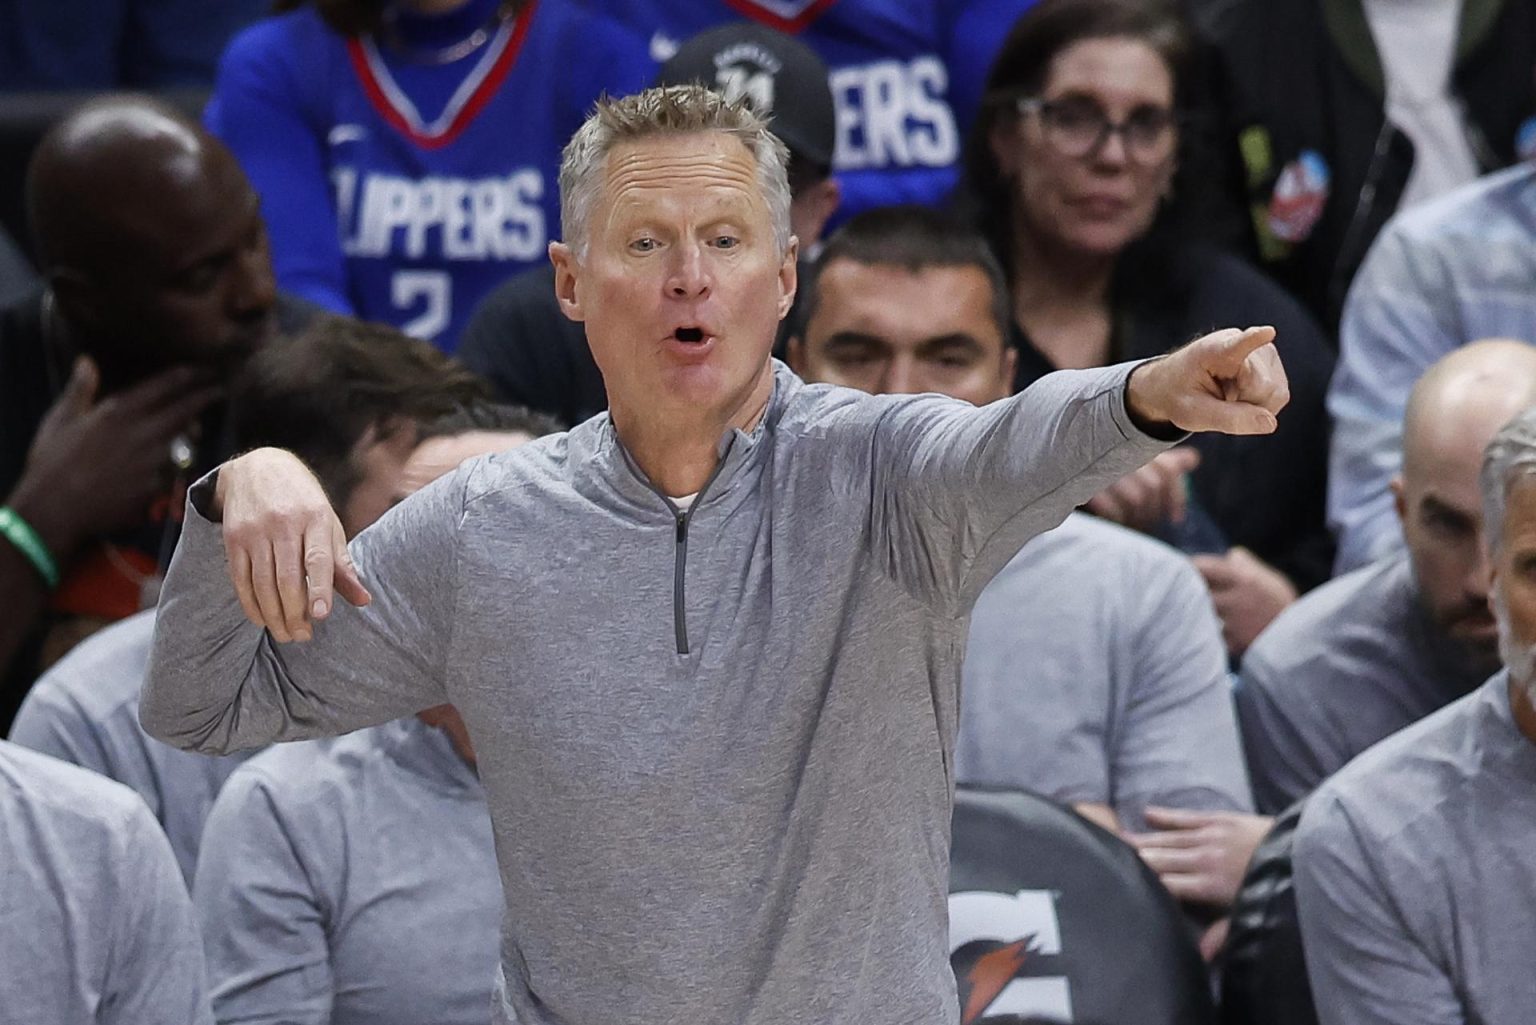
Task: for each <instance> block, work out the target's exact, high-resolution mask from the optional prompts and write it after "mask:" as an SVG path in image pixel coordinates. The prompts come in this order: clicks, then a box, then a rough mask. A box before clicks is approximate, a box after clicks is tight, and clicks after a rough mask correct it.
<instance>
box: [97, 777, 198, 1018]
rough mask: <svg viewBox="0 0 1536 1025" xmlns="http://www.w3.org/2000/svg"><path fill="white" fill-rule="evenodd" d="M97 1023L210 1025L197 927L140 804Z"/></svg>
mask: <svg viewBox="0 0 1536 1025" xmlns="http://www.w3.org/2000/svg"><path fill="white" fill-rule="evenodd" d="M121 839H122V846H121V849H120V850H119V852H118V857H117V859H116V869H117V871H118V873H119V879H118V885H119V887H120V892H119V893H118V901H117V909H118V914H117V915H116V917H115V919H114V921H113V923H112V926H111V929H112V941H111V948H110V952H109V954H108V957H109V962H108V967H107V979H106V986H105V988H104V990H103V993H102V1002H101V1009H100V1011H99V1012H98V1014H97V1018H96V1021H97V1022H98V1023H99V1025H211V1023H212V1021H213V1018H212V1015H211V1013H210V1010H209V1005H208V997H207V991H206V988H205V980H204V974H203V958H202V951H201V950H200V949H199V947H198V936H197V924H196V921H195V919H194V917H193V914H192V902H191V901H190V900H189V899H188V897H187V890H186V884H185V883H183V882H182V878H181V870H180V869H179V868H177V866H176V859H175V857H174V856H173V855H172V854H171V847H170V843H169V842H168V841H167V840H166V839H165V835H164V834H163V833H161V832H160V827H159V826H158V825H157V824H156V823H155V820H154V819H153V818H152V817H150V814H149V812H148V810H147V809H145V808H143V806H138V807H137V808H135V810H134V813H133V814H132V815H131V816H130V817H129V819H128V822H127V826H126V828H125V829H124V830H123V833H122V836H121Z"/></svg>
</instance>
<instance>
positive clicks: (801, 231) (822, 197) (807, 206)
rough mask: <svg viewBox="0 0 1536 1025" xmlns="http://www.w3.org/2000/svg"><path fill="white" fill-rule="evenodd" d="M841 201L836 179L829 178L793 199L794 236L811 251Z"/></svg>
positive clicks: (840, 190)
mask: <svg viewBox="0 0 1536 1025" xmlns="http://www.w3.org/2000/svg"><path fill="white" fill-rule="evenodd" d="M842 201H843V187H842V186H841V185H839V184H838V183H837V179H836V178H832V177H830V176H829V177H827V178H823V179H822V180H821V181H819V182H817V183H816V184H815V185H812V186H810V187H808V188H806V189H805V190H804V191H802V192H801V193H800V195H798V196H796V197H795V201H794V206H793V208H792V209H793V210H794V212H795V214H796V215H797V216H795V217H794V220H795V221H796V222H797V223H796V225H795V234H796V235H797V236H799V237H800V238H803V239H805V243H806V245H808V246H811V247H813V251H814V246H815V245H816V244H817V243H818V242H819V241H821V236H822V234H823V233H824V232H825V231H826V230H827V222H828V221H829V220H831V219H832V215H833V214H835V213H836V212H837V207H838V204H839V203H841V202H842Z"/></svg>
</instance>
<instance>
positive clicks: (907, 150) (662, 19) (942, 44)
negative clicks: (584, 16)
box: [583, 0, 960, 245]
mask: <svg viewBox="0 0 1536 1025" xmlns="http://www.w3.org/2000/svg"><path fill="white" fill-rule="evenodd" d="M583 2H584V4H585V6H587V7H588V8H590V9H592V10H593V11H596V12H599V13H601V14H602V15H604V16H605V17H607V18H610V19H611V20H613V21H615V22H617V23H620V24H623V25H626V26H628V27H629V28H630V29H631V30H632V31H634V32H636V33H637V34H639V35H640V36H642V37H645V38H649V39H650V46H651V57H652V59H653V60H654V61H656V63H658V64H660V63H661V62H663V61H666V60H668V59H669V58H671V57H672V55H673V54H674V53H676V52H677V50H678V44H679V42H680V41H682V40H685V39H691V38H692V37H694V36H696V35H698V34H699V33H700V32H703V31H704V30H706V29H712V28H716V27H718V26H720V25H723V24H727V23H731V22H741V21H744V20H745V21H751V22H755V23H757V24H759V25H764V26H767V27H768V28H770V29H774V30H775V31H778V32H781V33H785V34H787V35H791V36H794V37H795V38H796V39H798V40H800V41H801V42H803V43H804V44H805V45H806V46H809V47H810V48H811V49H812V50H814V51H816V53H817V54H819V55H820V57H821V59H822V60H823V61H825V62H826V64H827V67H828V68H830V69H831V86H832V95H833V98H834V99H835V100H836V103H837V112H836V121H835V127H836V133H837V134H836V149H835V153H834V156H833V170H834V172H835V173H836V176H837V183H838V188H839V190H840V191H841V194H842V202H841V205H840V206H839V207H838V217H839V218H846V217H850V216H852V215H853V214H856V213H858V212H859V211H861V210H872V209H874V208H875V207H880V206H889V205H891V204H895V203H926V204H936V203H940V202H942V201H943V200H944V199H945V198H946V197H947V196H948V195H949V193H950V191H951V190H952V189H953V188H954V185H955V179H956V172H957V168H958V158H959V155H960V133H959V131H958V129H957V128H956V126H955V115H954V111H953V110H952V108H951V104H950V79H951V77H952V76H951V72H950V70H949V68H948V67H946V65H945V58H946V57H947V55H948V46H949V33H948V25H949V23H950V22H952V20H953V14H954V10H952V8H955V6H956V5H954V4H951V3H949V2H947V0H946V2H945V3H932V2H927V0H923V2H918V3H903V2H899V0H898V2H893V0H837V2H834V3H829V2H827V0H583ZM801 244H802V245H803V244H805V243H804V239H802V243H801Z"/></svg>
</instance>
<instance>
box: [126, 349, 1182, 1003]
mask: <svg viewBox="0 0 1536 1025" xmlns="http://www.w3.org/2000/svg"><path fill="white" fill-rule="evenodd" d="M1129 373H1130V370H1129V368H1128V367H1125V366H1121V367H1111V368H1105V369H1100V370H1091V371H1078V372H1071V373H1063V374H1055V375H1052V376H1050V377H1047V378H1045V379H1043V380H1042V381H1040V382H1039V383H1037V384H1036V385H1035V386H1034V387H1032V388H1030V389H1029V390H1028V391H1026V392H1024V393H1023V394H1021V395H1019V396H1017V397H1015V398H1013V399H1008V400H1004V401H1001V402H996V403H993V404H991V405H989V406H984V407H982V408H979V409H978V408H975V407H973V406H970V405H969V404H967V403H962V402H958V401H955V400H953V399H945V398H942V397H939V396H871V395H865V394H862V393H860V392H856V391H852V390H849V389H840V388H831V387H826V386H819V385H805V384H803V383H802V382H801V381H800V380H799V379H798V378H796V377H795V376H794V375H793V374H792V373H790V372H789V371H788V370H787V369H786V368H784V367H782V366H780V367H778V368H777V369H776V371H775V383H774V393H773V397H772V400H771V401H770V403H769V405H768V408H767V410H766V412H765V414H764V416H763V418H762V421H761V422H760V423H759V424H758V426H757V427H756V428H755V429H754V430H753V431H752V432H751V433H747V432H743V431H732V432H731V433H730V434H728V435H727V436H726V437H725V438H724V439H722V449H723V452H724V455H723V458H722V462H721V465H720V467H719V469H718V470H717V472H716V474H715V477H714V479H713V480H712V481H711V482H710V483H709V485H708V486H707V487H705V488H704V489H703V490H702V491H701V492H700V494H699V497H698V499H697V500H696V501H695V502H694V504H693V506H692V508H691V509H690V510H689V512H688V513H687V515H686V517H680V516H678V515H677V514H675V513H674V511H673V508H672V506H671V505H670V504H669V503H668V502H667V501H665V500H664V499H663V498H662V497H661V496H660V494H659V493H658V492H657V491H656V490H655V489H654V488H653V487H652V486H651V485H650V484H649V483H648V482H647V481H646V480H645V479H643V477H642V476H641V475H640V474H639V473H638V472H637V471H636V469H635V468H634V465H633V463H632V462H631V461H630V460H629V459H628V457H627V456H626V455H625V453H624V451H623V449H622V447H621V446H620V444H619V441H618V437H617V434H616V433H615V431H614V428H613V425H612V422H611V421H610V420H609V418H608V417H607V416H606V415H602V416H599V417H596V418H594V419H592V420H589V421H587V422H586V423H585V424H582V425H581V426H579V427H577V428H576V429H574V430H572V431H570V432H569V433H567V434H557V435H552V436H550V437H547V438H541V439H539V440H538V441H534V442H531V443H529V444H527V445H524V446H522V447H520V448H518V449H515V450H514V451H512V452H508V453H503V454H499V455H494V456H490V457H487V458H484V459H479V460H475V461H472V462H470V463H468V464H466V465H465V466H464V467H461V468H460V469H459V470H457V471H455V472H454V473H452V474H449V475H448V476H446V477H443V478H440V479H439V480H437V481H435V482H434V483H433V484H431V485H428V486H427V487H426V488H424V489H422V490H421V491H419V492H417V493H416V494H415V495H413V496H412V497H411V498H410V499H407V500H406V501H405V502H402V503H401V504H400V505H398V506H396V507H395V508H394V509H392V510H391V511H390V512H389V513H387V514H386V515H385V516H384V517H383V518H382V519H381V520H380V521H379V522H378V523H376V524H374V526H372V527H370V528H369V529H368V530H365V531H363V532H362V533H361V534H360V535H358V537H357V539H356V540H354V541H353V543H352V558H353V560H354V561H355V563H356V564H357V565H358V567H359V568H360V571H361V573H362V575H363V578H364V580H365V581H366V582H367V584H368V586H369V588H370V590H371V591H372V594H373V599H374V600H373V602H372V604H371V605H369V606H368V607H366V608H364V609H353V608H351V607H350V606H347V605H346V604H345V603H338V607H337V609H336V611H335V612H334V613H333V615H332V618H331V619H330V620H328V621H326V622H324V623H322V624H320V626H319V628H318V629H317V630H316V633H315V638H314V640H312V641H310V642H308V643H304V644H290V645H278V644H276V643H274V642H273V641H272V640H271V638H270V636H268V635H266V634H264V633H263V631H262V630H260V629H259V628H257V627H254V626H252V625H251V624H249V623H248V622H246V621H245V618H244V616H243V615H242V614H241V611H240V606H239V604H238V602H237V601H236V599H235V596H234V593H233V590H232V588H231V587H230V584H229V582H228V580H227V579H226V569H225V565H224V559H225V556H224V546H223V541H222V538H221V534H220V531H219V529H218V527H217V526H216V525H214V524H212V523H209V522H208V521H207V520H206V519H204V518H203V517H202V515H201V513H200V512H199V511H198V503H199V502H200V501H202V500H203V499H204V498H205V497H206V494H207V488H208V487H209V486H210V483H211V482H210V481H207V480H205V481H204V482H202V483H200V484H199V485H198V486H196V487H194V489H193V494H192V496H191V502H190V505H189V509H188V520H187V524H186V528H185V531H184V533H183V535H182V541H181V544H180V546H179V547H178V550H177V553H176V556H175V559H174V560H173V562H172V565H171V568H170V571H169V573H168V575H167V580H166V585H165V589H164V591H163V593H162V596H161V600H160V619H159V624H158V626H157V630H156V635H155V650H154V654H153V656H152V658H151V667H150V674H149V680H148V683H147V685H146V687H145V691H144V696H143V701H142V704H141V715H142V716H143V719H144V722H145V725H146V726H147V727H148V728H149V730H150V732H151V733H153V734H155V735H157V736H162V737H165V738H166V739H168V740H170V741H172V742H174V743H177V744H180V745H183V746H186V747H190V748H198V749H203V750H214V751H227V750H232V749H235V748H239V747H245V746H253V745H260V744H266V743H269V742H271V741H273V740H275V739H278V738H279V737H288V738H300V737H310V736H317V735H320V734H325V733H335V732H339V731H345V730H348V729H355V728H358V727H361V726H367V725H371V724H374V723H377V722H380V721H383V720H389V719H396V718H399V717H401V716H404V715H409V714H411V713H414V712H416V711H418V710H420V709H422V708H425V707H428V706H432V705H437V704H442V703H445V702H446V703H451V704H453V705H455V706H456V707H457V708H458V709H459V711H460V712H461V713H462V715H463V717H464V721H465V723H466V724H467V725H468V727H469V731H470V734H471V735H472V737H473V739H474V745H475V750H476V752H477V753H478V755H479V770H480V775H481V778H482V779H483V780H484V782H485V788H486V796H487V799H488V802H489V804H490V808H491V820H492V823H493V825H494V827H495V832H496V846H497V853H498V857H499V861H500V870H501V876H502V888H503V890H504V892H505V901H506V908H505V910H506V917H505V919H504V923H503V939H502V957H501V966H500V981H501V985H502V989H503V990H504V992H503V993H502V994H501V998H500V999H498V1000H497V1002H496V1007H497V1012H496V1017H495V1020H496V1021H497V1022H507V1021H509V1020H516V1021H518V1022H520V1023H521V1025H609V1023H611V1022H615V1021H623V1022H625V1023H626V1025H674V1023H677V1022H732V1023H738V1025H767V1023H774V1025H777V1023H780V1022H788V1021H795V1022H817V1023H818V1025H837V1023H844V1025H851V1023H858V1025H865V1023H868V1022H880V1023H882V1025H937V1023H942V1022H954V1021H955V1020H956V1018H957V1015H958V1001H957V999H956V995H955V984H954V978H953V975H952V974H951V972H950V969H949V957H948V943H947V936H946V928H945V923H946V917H947V900H948V893H947V891H948V854H949V818H950V806H951V797H952V792H953V785H954V780H953V774H952V771H951V767H952V764H953V757H954V740H955V723H956V715H957V711H958V708H957V706H958V700H959V684H960V657H961V654H962V651H963V648H964V643H965V636H966V626H967V619H968V615H969V612H970V609H971V606H972V604H973V603H974V602H975V598H976V595H977V594H978V593H980V591H981V589H982V587H983V586H985V585H986V583H987V581H989V580H990V579H991V578H992V576H993V575H994V574H996V572H997V571H998V570H999V569H1001V568H1002V566H1003V565H1004V564H1006V563H1007V561H1008V560H1009V559H1010V558H1012V557H1013V556H1014V555H1015V554H1017V552H1018V550H1019V549H1020V548H1021V547H1022V546H1023V544H1024V542H1026V541H1027V540H1029V539H1030V538H1031V537H1032V536H1034V535H1035V534H1038V533H1040V532H1042V531H1044V530H1046V529H1049V528H1050V527H1053V526H1055V525H1056V524H1058V523H1060V522H1061V520H1062V519H1063V518H1065V516H1066V515H1067V513H1068V512H1070V511H1071V510H1072V509H1073V508H1074V507H1075V506H1077V505H1078V504H1080V503H1082V502H1084V501H1086V500H1087V499H1088V498H1089V497H1091V496H1092V495H1093V494H1094V493H1096V492H1097V491H1098V490H1099V489H1101V488H1102V487H1104V486H1105V485H1106V484H1108V483H1110V482H1111V481H1114V480H1116V479H1118V478H1119V477H1120V476H1122V475H1123V474H1124V473H1126V472H1128V471H1129V470H1130V469H1131V468H1133V467H1135V466H1137V465H1139V464H1141V463H1143V462H1145V461H1146V460H1147V459H1148V458H1150V457H1151V456H1152V455H1154V454H1155V453H1157V452H1158V451H1161V450H1162V449H1164V448H1165V447H1166V443H1163V442H1158V441H1155V440H1153V439H1151V438H1149V437H1147V436H1146V435H1144V434H1142V433H1141V432H1140V431H1138V430H1137V429H1136V428H1135V426H1134V425H1133V424H1132V423H1131V421H1130V419H1129V415H1128V413H1127V411H1126V407H1125V394H1124V393H1125V386H1126V381H1127V378H1128V375H1129Z"/></svg>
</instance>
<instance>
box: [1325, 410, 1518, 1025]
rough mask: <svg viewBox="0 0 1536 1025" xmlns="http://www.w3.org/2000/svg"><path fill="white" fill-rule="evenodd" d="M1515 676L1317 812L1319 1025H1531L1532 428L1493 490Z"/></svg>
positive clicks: (1477, 696) (1488, 526) (1490, 467)
mask: <svg viewBox="0 0 1536 1025" xmlns="http://www.w3.org/2000/svg"><path fill="white" fill-rule="evenodd" d="M1481 484H1482V498H1483V526H1484V538H1485V540H1486V542H1487V545H1488V551H1489V559H1490V562H1491V563H1492V577H1493V584H1492V603H1493V607H1494V610H1495V617H1496V619H1497V621H1498V636H1499V651H1500V654H1501V656H1502V657H1503V660H1504V663H1505V665H1506V666H1507V667H1508V669H1507V671H1505V672H1500V673H1498V674H1497V675H1495V676H1494V677H1492V678H1491V679H1490V680H1489V681H1488V682H1487V683H1486V684H1484V685H1483V686H1482V687H1481V688H1479V689H1478V690H1475V691H1473V692H1472V693H1471V694H1468V695H1467V696H1466V697H1464V698H1461V699H1460V700H1458V701H1456V702H1454V703H1453V704H1451V705H1448V706H1447V707H1445V708H1443V709H1441V710H1440V711H1439V712H1436V713H1435V714H1434V715H1432V716H1430V717H1429V718H1427V719H1424V720H1422V721H1420V722H1418V723H1416V724H1414V725H1413V726H1410V727H1408V728H1407V729H1405V730H1403V731H1401V732H1399V733H1396V734H1394V735H1393V736H1391V737H1389V738H1388V739H1386V740H1384V741H1382V742H1381V743H1380V744H1377V745H1376V746H1375V747H1373V748H1371V749H1370V750H1369V751H1367V752H1365V754H1363V755H1361V756H1360V757H1359V758H1356V759H1355V760H1354V761H1353V762H1351V763H1350V764H1349V765H1347V766H1345V767H1344V769H1343V770H1341V771H1340V772H1339V773H1338V774H1337V775H1335V776H1334V777H1333V778H1332V779H1330V780H1329V781H1328V782H1326V783H1324V784H1323V786H1322V787H1321V788H1320V789H1319V790H1318V791H1317V792H1316V793H1315V794H1313V795H1312V796H1311V797H1310V798H1308V799H1307V806H1306V810H1305V811H1304V812H1303V813H1302V817H1301V825H1300V827H1299V829H1298V832H1297V835H1296V847H1295V869H1296V899H1297V908H1298V910H1299V911H1300V914H1301V932H1302V940H1303V943H1304V945H1305V949H1306V960H1307V971H1308V974H1309V975H1310V977H1311V980H1312V991H1313V994H1314V995H1315V997H1316V1002H1317V1012H1318V1018H1319V1021H1320V1022H1321V1023H1322V1025H1451V1023H1456V1025H1461V1023H1470V1022H1487V1023H1489V1025H1495V1023H1515V1022H1525V1021H1529V1020H1530V1016H1531V1007H1532V1004H1533V1001H1536V978H1533V976H1532V974H1531V967H1530V949H1531V947H1530V943H1529V937H1530V934H1531V927H1530V922H1529V919H1530V910H1529V904H1530V900H1531V897H1532V895H1533V894H1536V853H1533V851H1532V847H1531V822H1532V821H1533V819H1536V786H1533V785H1532V783H1533V781H1536V702H1533V693H1536V588H1533V583H1532V581H1533V576H1532V569H1531V567H1532V566H1533V564H1536V411H1530V410H1528V411H1526V412H1525V413H1523V414H1521V415H1520V417H1519V418H1517V419H1516V420H1514V421H1513V422H1511V423H1510V424H1508V425H1507V426H1505V427H1504V428H1503V429H1502V430H1500V431H1499V433H1498V434H1497V435H1496V436H1495V437H1494V439H1493V442H1492V444H1490V445H1489V447H1488V453H1487V455H1486V457H1485V459H1484V462H1483V472H1482V479H1481Z"/></svg>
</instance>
